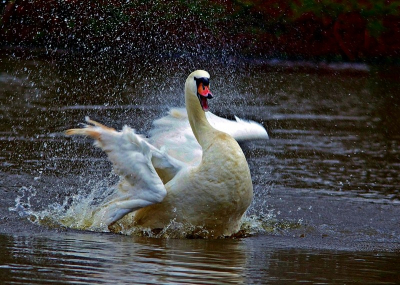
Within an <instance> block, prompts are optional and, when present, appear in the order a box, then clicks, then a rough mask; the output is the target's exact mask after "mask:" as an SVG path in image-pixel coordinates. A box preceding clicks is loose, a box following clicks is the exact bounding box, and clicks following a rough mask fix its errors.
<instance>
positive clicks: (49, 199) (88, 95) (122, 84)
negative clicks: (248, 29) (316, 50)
mask: <svg viewBox="0 0 400 285" xmlns="http://www.w3.org/2000/svg"><path fill="white" fill-rule="evenodd" d="M347 67H348V66H346V65H331V66H326V65H324V64H319V65H312V64H311V65H310V64H309V65H308V68H306V69H305V68H304V65H302V66H300V65H296V64H295V65H293V64H290V63H279V64H278V65H275V62H269V64H268V65H262V64H260V63H254V64H250V63H246V64H237V63H235V62H234V61H232V62H229V63H224V64H222V63H218V62H217V63H213V64H212V63H210V62H206V61H204V62H202V64H200V63H193V62H183V61H182V62H181V61H179V60H170V61H159V62H154V63H152V64H151V65H149V64H146V63H141V64H137V65H134V64H132V63H130V64H121V63H117V64H110V63H107V62H101V61H92V62H89V61H69V62H67V61H54V62H43V61H34V60H17V59H12V58H2V59H0V104H1V110H0V120H1V124H0V165H1V172H0V195H1V198H2V203H1V206H0V240H1V242H0V249H1V250H0V251H1V253H2V254H1V255H0V283H6V284H9V283H11V284H20V283H35V284H46V283H51V284H54V283H73V284H93V283H118V284H130V283H145V284H149V283H155V284H161V283H164V284H165V283H174V284H176V283H190V284H219V283H220V284H230V283H234V284H237V283H239V284H257V283H258V284H260V283H268V284H270V283H273V284H275V283H276V284H288V283H294V282H303V283H318V284H327V283H337V284H352V283H358V284H396V283H400V273H399V268H400V176H399V173H400V127H399V126H400V112H399V110H400V108H399V105H400V96H399V94H400V92H399V91H400V83H399V79H398V74H399V71H400V70H399V68H396V67H379V68H375V67H368V66H362V65H361V66H353V69H352V70H347V69H346V68H347ZM354 67H355V69H354ZM197 68H204V69H207V70H208V71H209V72H210V74H211V77H212V83H211V84H212V86H211V87H212V90H213V93H214V94H215V95H216V96H215V99H213V100H212V101H211V102H210V109H211V111H212V112H214V113H216V114H217V115H220V116H222V117H227V118H233V116H234V115H237V116H239V117H241V118H246V119H252V120H255V121H258V122H260V123H262V124H263V125H264V126H265V127H266V129H267V130H268V132H269V134H270V140H268V141H253V142H246V143H244V144H242V147H243V149H244V151H245V154H246V156H247V158H248V162H249V165H250V168H251V172H252V178H253V183H254V190H255V197H254V201H253V204H252V206H251V208H250V209H249V211H248V217H249V218H248V221H247V223H248V227H249V232H252V233H254V234H253V235H252V236H250V237H247V238H241V239H223V240H189V239H155V238H145V237H138V236H124V235H116V234H110V233H96V232H84V231H76V230H71V229H67V228H64V227H62V226H60V225H59V224H56V223H48V224H45V225H38V224H37V223H35V222H32V221H30V220H32V219H33V218H32V216H29V215H28V216H27V215H23V214H22V213H23V212H25V211H21V209H25V210H29V211H31V212H33V211H42V210H45V209H51V208H52V207H59V206H60V205H62V204H63V202H65V205H64V206H65V207H66V208H67V207H68V205H69V203H71V201H72V200H73V199H74V197H76V196H78V195H85V193H89V192H90V190H91V189H92V188H93V187H96V188H101V187H108V186H109V185H110V184H112V183H113V182H115V179H116V178H115V177H114V176H113V175H110V174H109V173H110V170H111V166H110V164H109V163H108V161H107V160H106V158H105V155H104V154H103V153H102V152H101V151H99V150H97V149H95V148H93V147H92V142H91V141H90V140H88V139H84V138H65V137H64V135H63V133H62V132H63V131H64V130H65V129H68V128H71V127H76V126H78V124H79V123H80V122H83V120H84V116H86V115H89V116H90V117H91V118H93V119H95V120H98V121H100V122H102V123H105V124H106V125H109V126H113V127H116V128H121V127H122V126H123V125H124V124H128V125H130V126H132V127H134V128H136V129H137V130H138V132H141V133H144V134H146V132H147V131H148V130H149V129H150V127H151V122H152V121H153V120H154V119H156V118H158V117H160V116H163V115H164V114H166V112H167V111H168V109H169V108H170V107H175V106H183V104H184V100H183V85H184V82H185V79H186V77H187V75H188V74H189V73H190V72H191V71H193V70H194V69H197Z"/></svg>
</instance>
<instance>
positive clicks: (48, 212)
mask: <svg viewBox="0 0 400 285" xmlns="http://www.w3.org/2000/svg"><path fill="white" fill-rule="evenodd" d="M90 184H91V185H90V186H91V189H92V190H91V191H89V193H80V192H79V191H78V194H72V195H70V196H67V197H65V198H64V200H63V201H62V202H55V203H52V204H49V205H47V206H45V208H44V209H39V210H36V209H35V207H34V206H33V204H34V203H33V202H32V201H33V200H34V199H36V197H37V190H36V189H35V188H34V187H32V186H31V187H21V188H20V189H19V191H18V195H17V197H16V198H15V206H14V207H10V208H9V210H10V211H14V212H17V213H18V214H19V215H20V216H21V217H23V218H27V219H28V220H29V221H31V222H33V223H36V224H39V225H42V226H46V227H49V228H65V229H67V228H70V229H77V230H87V231H95V232H114V233H118V234H123V235H134V236H146V237H152V238H191V239H195V238H216V237H215V236H213V233H212V232H210V231H208V230H207V229H205V228H203V227H201V226H194V225H192V224H184V223H180V222H177V221H175V220H172V221H171V222H170V223H169V224H168V225H167V226H166V227H164V228H162V229H149V228H143V227H139V226H134V225H133V223H132V221H133V216H134V213H130V214H128V215H126V216H125V217H123V218H122V219H120V220H119V221H117V222H116V223H115V224H113V225H112V226H107V225H105V224H102V223H96V222H94V216H95V214H96V213H97V212H98V211H99V210H101V209H102V205H104V204H105V203H107V202H108V201H109V200H110V199H111V197H112V195H113V194H114V193H115V192H116V187H113V186H111V187H110V185H109V181H108V180H107V179H105V180H103V181H100V182H98V181H97V182H94V181H92V182H90ZM81 192H85V191H81ZM301 226H302V221H293V222H290V221H278V220H277V219H276V216H275V213H274V211H273V210H269V211H268V212H267V213H259V214H258V215H244V216H243V218H242V221H241V228H240V231H239V232H238V233H236V234H233V235H232V236H229V237H225V238H243V237H248V236H253V235H259V234H275V233H277V232H281V231H283V230H288V229H294V228H299V227H301Z"/></svg>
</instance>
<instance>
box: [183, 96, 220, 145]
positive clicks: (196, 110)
mask: <svg viewBox="0 0 400 285" xmlns="http://www.w3.org/2000/svg"><path fill="white" fill-rule="evenodd" d="M185 103H186V111H187V113H188V118H189V123H190V126H191V128H192V131H193V133H194V136H195V137H196V140H197V141H198V143H199V144H200V145H201V146H202V148H203V149H204V148H205V147H206V145H207V142H208V140H209V139H210V135H211V132H212V131H213V130H214V128H213V127H212V126H211V125H210V123H209V122H208V121H207V118H206V114H205V112H204V111H203V109H202V108H201V105H200V102H199V99H198V98H197V95H196V94H193V92H192V91H191V90H190V89H186V90H185Z"/></svg>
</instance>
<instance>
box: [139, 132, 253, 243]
mask: <svg viewBox="0 0 400 285" xmlns="http://www.w3.org/2000/svg"><path fill="white" fill-rule="evenodd" d="M207 143H208V145H207V146H205V150H204V153H203V157H202V161H201V163H200V164H199V165H198V166H196V167H190V168H188V169H186V170H185V171H183V172H182V173H180V174H178V175H177V176H176V177H175V178H174V179H172V180H171V181H170V182H168V183H167V184H166V189H167V192H168V194H167V196H166V197H165V198H164V200H163V202H162V203H159V204H155V205H152V206H149V207H146V208H143V209H140V210H139V211H137V212H136V214H135V224H136V225H140V226H142V227H145V228H146V227H151V228H157V227H158V228H163V227H164V226H165V224H168V223H169V222H170V221H171V220H173V221H175V222H178V223H182V224H184V225H187V226H192V225H195V226H197V227H200V228H202V229H204V230H206V231H207V232H208V233H209V235H208V236H207V237H218V236H225V235H231V234H232V233H235V232H237V231H238V230H239V229H240V220H241V217H242V215H243V213H244V212H245V211H246V209H247V208H248V207H249V205H250V203H251V199H252V196H253V186H252V181H251V176H250V170H249V167H248V165H247V162H246V158H245V156H244V154H243V152H242V150H241V148H240V146H239V145H238V143H237V142H236V141H235V140H234V139H233V138H232V137H231V136H230V135H228V134H226V133H223V132H220V131H218V130H213V131H212V132H211V133H210V136H209V141H208V142H207ZM203 147H204V146H203ZM221 162H223V163H222V164H221ZM160 214H161V215H160Z"/></svg>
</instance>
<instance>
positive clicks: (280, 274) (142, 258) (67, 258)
mask: <svg viewBox="0 0 400 285" xmlns="http://www.w3.org/2000/svg"><path fill="white" fill-rule="evenodd" d="M0 238H1V241H2V242H1V245H0V246H1V249H2V252H3V253H6V254H3V255H2V257H1V259H0V261H1V264H3V265H1V266H0V272H1V274H0V276H2V277H1V278H2V281H3V282H4V283H23V282H29V283H31V284H44V283H74V284H78V283H79V284H94V283H96V284H99V283H110V282H115V283H118V284H132V283H134V284H138V283H144V284H160V283H172V284H176V283H187V284H260V283H266V281H267V282H268V283H279V284H282V283H284V284H287V282H289V283H291V282H308V283H330V282H334V283H339V284H345V283H349V282H350V283H353V282H356V283H360V284H379V283H381V284H394V283H395V282H399V281H400V277H399V276H398V274H397V266H398V262H399V261H400V260H399V256H398V254H396V253H385V254H380V253H372V252H341V251H326V250H315V251H309V250H306V249H294V248H292V249H291V248H286V247H285V246H284V245H283V243H282V241H280V240H275V241H272V240H271V239H269V238H266V239H262V241H261V240H260V238H254V239H244V240H213V241H209V240H176V239H148V238H147V239H146V238H131V237H126V236H115V235H104V234H103V235H98V234H81V233H58V234H57V235H55V234H52V235H50V236H48V237H44V236H37V237H36V238H34V239H32V237H29V236H25V235H23V236H0ZM280 243H281V244H280ZM383 268H384V269H383Z"/></svg>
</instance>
